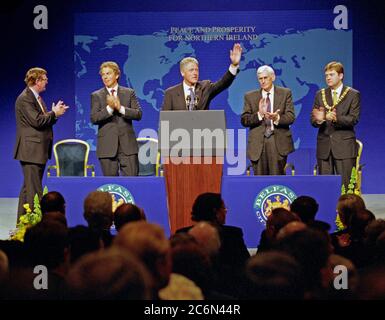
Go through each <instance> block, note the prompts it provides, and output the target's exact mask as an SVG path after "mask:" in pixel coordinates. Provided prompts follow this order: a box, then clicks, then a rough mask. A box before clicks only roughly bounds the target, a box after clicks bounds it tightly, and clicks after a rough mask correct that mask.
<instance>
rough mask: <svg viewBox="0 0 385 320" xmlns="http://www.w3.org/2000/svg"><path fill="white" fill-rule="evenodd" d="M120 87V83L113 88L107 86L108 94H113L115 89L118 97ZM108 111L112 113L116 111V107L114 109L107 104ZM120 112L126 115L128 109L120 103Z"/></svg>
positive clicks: (115, 95)
mask: <svg viewBox="0 0 385 320" xmlns="http://www.w3.org/2000/svg"><path fill="white" fill-rule="evenodd" d="M118 87H119V85H116V86H115V87H113V88H107V87H106V89H107V91H108V94H109V95H111V91H112V90H115V91H114V97H117V96H118ZM106 108H107V111H108V113H109V114H110V115H112V114H113V113H114V109H112V108H111V107H110V106H109V105H107V107H106ZM119 113H121V114H122V115H125V114H126V110H125V109H124V106H122V105H120V109H119Z"/></svg>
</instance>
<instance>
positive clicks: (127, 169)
mask: <svg viewBox="0 0 385 320" xmlns="http://www.w3.org/2000/svg"><path fill="white" fill-rule="evenodd" d="M99 161H100V165H101V167H102V171H103V175H104V176H119V171H120V175H121V176H137V175H138V173H139V160H138V155H137V154H131V155H126V154H124V153H123V152H122V151H121V150H120V147H119V150H118V154H117V155H116V156H115V157H113V158H100V159H99Z"/></svg>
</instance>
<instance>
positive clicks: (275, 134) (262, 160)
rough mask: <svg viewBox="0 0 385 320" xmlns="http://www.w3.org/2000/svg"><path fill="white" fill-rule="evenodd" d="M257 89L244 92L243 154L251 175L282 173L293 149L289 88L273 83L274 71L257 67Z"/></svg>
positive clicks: (291, 101)
mask: <svg viewBox="0 0 385 320" xmlns="http://www.w3.org/2000/svg"><path fill="white" fill-rule="evenodd" d="M257 77H258V81H259V84H260V87H261V88H260V89H259V90H254V91H250V92H247V93H246V94H245V98H244V107H243V113H242V117H241V123H242V125H243V126H244V127H249V128H250V132H249V139H248V144H247V157H248V158H249V159H250V160H251V163H252V166H253V170H254V174H255V175H283V174H285V170H284V168H285V165H286V160H287V155H288V154H289V153H291V152H293V151H294V145H293V139H292V134H291V131H290V125H291V124H292V123H293V122H294V120H295V114H294V106H293V99H292V94H291V91H290V89H287V88H282V87H278V86H276V85H274V84H273V82H274V80H275V73H274V70H273V69H272V68H271V67H269V66H261V67H259V68H258V70H257Z"/></svg>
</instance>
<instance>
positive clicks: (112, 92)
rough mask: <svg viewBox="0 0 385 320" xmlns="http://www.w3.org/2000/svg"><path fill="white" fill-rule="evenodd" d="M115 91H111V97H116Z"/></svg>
mask: <svg viewBox="0 0 385 320" xmlns="http://www.w3.org/2000/svg"><path fill="white" fill-rule="evenodd" d="M115 91H116V90H115V89H111V96H113V97H115Z"/></svg>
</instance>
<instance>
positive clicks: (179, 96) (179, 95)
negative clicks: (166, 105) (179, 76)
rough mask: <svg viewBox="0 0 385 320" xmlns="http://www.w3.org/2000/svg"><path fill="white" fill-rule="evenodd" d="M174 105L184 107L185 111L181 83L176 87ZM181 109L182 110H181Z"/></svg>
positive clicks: (185, 106)
mask: <svg viewBox="0 0 385 320" xmlns="http://www.w3.org/2000/svg"><path fill="white" fill-rule="evenodd" d="M176 100H177V101H176V105H177V106H181V107H183V106H184V109H186V110H187V104H186V99H185V97H184V90H183V82H182V83H181V84H180V85H179V86H178V88H177V91H176ZM182 109H183V108H182Z"/></svg>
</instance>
